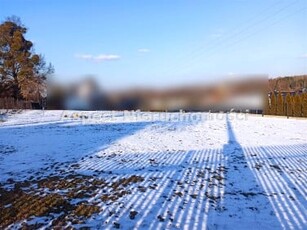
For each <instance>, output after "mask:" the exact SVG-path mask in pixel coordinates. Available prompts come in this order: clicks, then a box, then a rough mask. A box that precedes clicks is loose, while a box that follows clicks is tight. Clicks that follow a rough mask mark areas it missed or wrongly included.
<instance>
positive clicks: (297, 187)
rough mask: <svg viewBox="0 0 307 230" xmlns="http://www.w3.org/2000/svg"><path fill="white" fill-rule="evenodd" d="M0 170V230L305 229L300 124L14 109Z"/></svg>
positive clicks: (0, 148) (305, 146)
mask: <svg viewBox="0 0 307 230" xmlns="http://www.w3.org/2000/svg"><path fill="white" fill-rule="evenodd" d="M0 172H1V174H0V212H1V216H0V228H3V227H7V228H20V227H21V226H24V227H33V228H39V227H42V228H45V227H49V228H52V227H55V226H59V227H60V226H67V227H77V228H78V227H89V228H94V229H112V228H120V229H247V228H251V229H307V201H306V197H307V120H304V119H301V120H296V119H289V120H288V119H286V118H277V117H276V118H274V117H261V116H253V115H248V116H245V115H238V114H228V115H226V114H207V113H193V114H191V113H185V114H181V113H168V114H167V113H133V114H128V113H124V112H95V113H94V112H74V111H66V112H63V111H45V112H44V113H43V112H42V111H26V112H22V113H14V114H9V115H8V116H7V117H3V119H2V121H0Z"/></svg>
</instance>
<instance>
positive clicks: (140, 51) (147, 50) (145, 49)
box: [138, 48, 150, 53]
mask: <svg viewBox="0 0 307 230" xmlns="http://www.w3.org/2000/svg"><path fill="white" fill-rule="evenodd" d="M138 52H139V53H148V52H150V49H147V48H141V49H138Z"/></svg>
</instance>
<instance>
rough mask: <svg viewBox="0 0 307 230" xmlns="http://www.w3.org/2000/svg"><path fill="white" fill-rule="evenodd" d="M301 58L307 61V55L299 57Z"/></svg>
mask: <svg viewBox="0 0 307 230" xmlns="http://www.w3.org/2000/svg"><path fill="white" fill-rule="evenodd" d="M299 58H303V59H307V53H306V54H303V55H301V56H299Z"/></svg>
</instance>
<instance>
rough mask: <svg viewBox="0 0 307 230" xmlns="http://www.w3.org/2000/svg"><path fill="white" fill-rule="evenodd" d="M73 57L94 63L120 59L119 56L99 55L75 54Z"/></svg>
mask: <svg viewBox="0 0 307 230" xmlns="http://www.w3.org/2000/svg"><path fill="white" fill-rule="evenodd" d="M75 57H76V58H78V59H84V60H89V61H95V62H103V61H113V60H118V59H120V56H119V55H116V54H99V55H92V54H76V55H75Z"/></svg>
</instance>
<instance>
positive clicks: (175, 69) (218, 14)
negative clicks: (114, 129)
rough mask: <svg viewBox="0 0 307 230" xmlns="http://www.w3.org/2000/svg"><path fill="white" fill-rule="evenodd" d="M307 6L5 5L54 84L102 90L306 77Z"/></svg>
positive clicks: (275, 2) (40, 0)
mask: <svg viewBox="0 0 307 230" xmlns="http://www.w3.org/2000/svg"><path fill="white" fill-rule="evenodd" d="M306 7H307V1H306V0H203V1H196V0H155V1H144V0H143V1H142V0H139V1H136V0H129V1H124V0H123V1H118V0H105V1H103V0H101V1H98V0H93V1H85V0H83V1H78V0H75V1H69V0H66V1H58V0H0V18H1V19H2V20H4V19H5V18H6V17H7V16H11V15H16V16H19V17H20V18H21V20H22V22H23V23H24V24H25V25H26V26H27V27H28V28H29V31H28V34H27V38H28V39H30V40H32V41H34V43H35V50H36V51H37V52H39V53H42V54H44V55H45V58H46V60H47V61H48V62H51V63H52V64H53V65H54V67H55V76H54V78H55V79H57V80H61V81H66V82H69V81H75V80H76V79H78V78H80V77H81V76H84V75H95V76H96V77H97V78H98V79H99V81H100V83H101V85H102V86H104V87H105V88H121V87H126V86H153V87H156V86H170V85H174V84H175V85H181V84H192V83H195V82H199V81H211V80H212V79H216V78H218V77H219V76H227V75H233V74H268V75H269V76H270V77H276V76H279V75H292V74H303V73H305V74H306V73H307V68H306V66H307V16H306V15H307V9H306Z"/></svg>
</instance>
